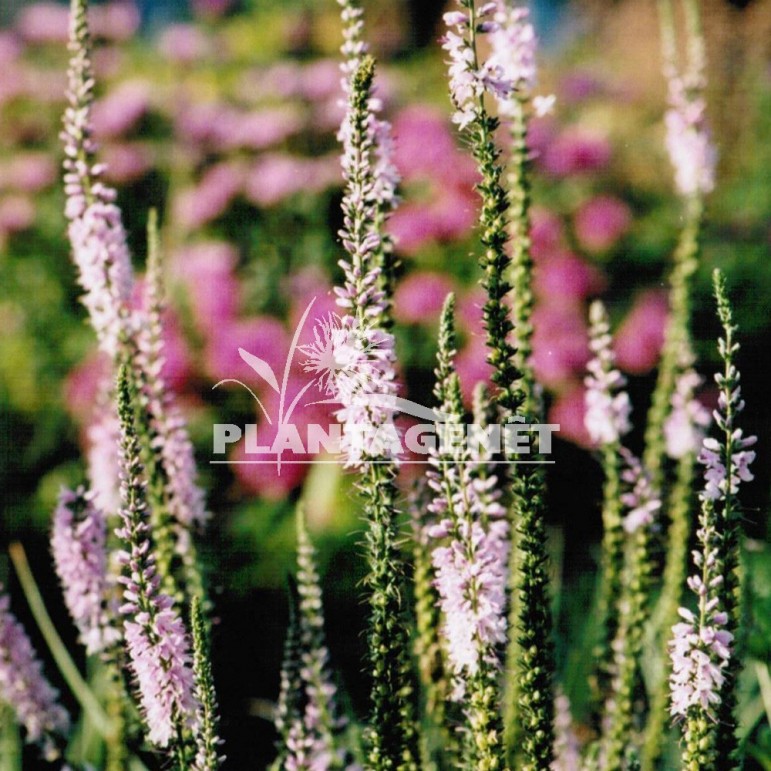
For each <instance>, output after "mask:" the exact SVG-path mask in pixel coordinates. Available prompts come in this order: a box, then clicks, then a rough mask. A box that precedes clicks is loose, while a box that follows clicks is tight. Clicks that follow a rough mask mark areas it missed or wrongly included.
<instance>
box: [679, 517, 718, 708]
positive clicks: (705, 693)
mask: <svg viewBox="0 0 771 771" xmlns="http://www.w3.org/2000/svg"><path fill="white" fill-rule="evenodd" d="M699 537H700V539H703V538H704V533H703V531H699ZM694 559H695V560H696V564H697V566H698V565H700V564H701V553H700V552H694ZM716 565H717V551H716V550H714V549H713V550H712V551H710V553H709V554H708V556H707V558H706V560H704V563H703V566H704V569H705V570H706V571H708V572H710V573H711V574H713V575H714V571H715V567H716ZM720 583H722V577H721V576H719V575H715V576H714V578H712V579H711V580H710V581H709V583H708V584H705V583H704V582H703V580H702V579H701V577H699V576H691V577H690V578H689V579H688V585H689V587H690V588H691V589H692V590H693V591H694V592H695V593H696V595H697V596H698V597H699V603H700V605H701V606H703V608H702V615H701V617H700V618H697V617H696V616H695V615H694V614H693V613H692V612H691V611H690V610H688V609H687V608H680V611H679V612H680V616H681V617H682V618H683V621H681V622H680V623H678V624H675V626H673V627H672V633H673V635H674V636H673V638H672V641H671V642H670V652H671V657H672V675H671V677H670V688H671V691H672V705H671V707H670V712H671V713H672V715H674V716H677V717H681V718H683V717H686V716H687V715H688V710H689V709H690V708H691V707H694V706H700V707H701V709H703V710H705V711H707V712H709V713H710V714H711V710H712V709H713V708H714V706H715V705H716V704H719V703H720V689H721V687H722V685H723V682H724V679H725V678H724V675H723V670H724V669H725V667H726V666H727V664H728V660H729V659H730V657H731V647H730V646H731V642H732V641H733V635H732V634H731V633H730V632H728V631H726V630H725V629H723V627H724V626H725V624H726V622H727V621H728V616H727V615H726V613H725V612H723V611H720V610H717V607H718V604H719V600H718V598H717V597H713V598H712V599H707V596H708V593H709V592H710V591H711V590H714V589H716V588H717V587H718V586H719V585H720Z"/></svg>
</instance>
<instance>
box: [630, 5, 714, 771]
mask: <svg viewBox="0 0 771 771" xmlns="http://www.w3.org/2000/svg"><path fill="white" fill-rule="evenodd" d="M681 5H682V7H683V9H684V12H685V13H684V16H685V21H686V23H685V39H684V40H683V42H682V43H681V45H680V46H679V48H680V51H678V35H677V34H676V27H675V22H674V14H673V8H672V0H659V2H658V6H659V19H660V24H661V40H662V45H661V48H662V59H663V63H664V66H663V70H664V76H665V78H666V80H667V84H668V98H669V103H670V107H669V110H668V111H667V114H666V116H665V123H666V127H667V138H666V144H667V149H668V151H669V153H670V159H671V161H672V163H673V165H674V169H675V188H676V189H677V190H678V192H679V193H680V195H681V196H682V198H683V208H684V217H683V220H684V222H683V227H682V230H681V232H680V237H679V240H678V244H677V248H676V249H675V253H674V255H673V266H672V270H671V273H670V277H669V305H670V314H669V319H668V321H667V325H666V329H665V332H664V345H663V348H662V353H661V362H660V364H659V372H658V377H657V381H656V387H655V389H654V391H653V397H652V398H651V406H650V409H649V410H648V420H647V424H646V428H645V451H644V453H643V465H644V466H645V468H646V469H647V472H648V473H649V474H650V477H651V482H652V484H653V486H654V487H655V488H656V489H658V490H661V491H663V490H664V489H665V483H666V476H667V474H666V471H667V469H666V456H667V452H668V449H670V448H668V447H667V444H668V440H669V439H670V438H671V436H670V435H668V433H667V430H666V429H667V424H668V418H669V416H670V413H672V412H675V413H676V412H677V407H676V405H675V404H674V402H673V397H674V394H675V393H676V389H677V387H678V383H679V380H680V378H681V377H682V376H683V375H684V373H686V372H687V371H688V370H689V369H690V368H691V366H692V364H693V360H694V356H693V345H692V342H691V335H690V324H691V284H692V280H693V274H694V273H695V271H696V268H697V267H698V259H699V250H700V245H699V239H700V236H701V228H702V218H703V213H704V200H703V199H704V197H705V195H706V194H707V193H708V192H709V191H710V190H711V189H712V187H713V185H714V160H715V151H714V148H713V147H712V145H711V141H710V139H709V130H708V127H707V125H706V119H705V102H704V91H705V87H706V77H705V66H704V64H705V62H704V59H705V57H704V40H703V36H702V32H701V25H700V22H699V9H698V3H697V2H696V0H682V3H681ZM681 52H683V53H682V54H681V56H680V59H681V61H684V65H683V67H682V70H681V71H679V70H678V54H679V53H681ZM671 427H672V424H671V423H670V424H669V428H670V429H671ZM676 464H677V468H676V472H675V476H676V483H675V486H674V487H673V488H672V490H671V492H670V501H671V502H670V505H669V507H668V508H669V509H670V510H671V511H672V515H673V516H672V518H671V523H670V527H669V532H668V533H667V536H666V539H665V542H666V543H667V555H666V564H665V586H664V590H663V594H662V603H661V605H660V606H659V607H660V609H661V612H660V614H659V617H658V618H656V619H654V620H655V621H656V622H657V625H656V629H655V634H656V636H657V638H658V639H659V641H660V648H659V649H660V651H661V653H660V656H661V667H660V670H661V671H662V672H666V671H667V668H668V666H669V656H668V651H667V648H666V644H667V639H668V636H669V628H670V627H671V625H672V624H673V623H674V622H675V617H674V609H675V608H676V607H677V605H678V604H679V597H678V598H675V595H676V594H677V593H678V592H680V591H681V587H682V580H681V579H682V576H683V572H684V570H685V560H684V555H687V550H688V539H689V535H690V520H691V519H692V518H693V516H692V515H691V513H690V512H691V507H692V504H691V498H690V494H689V492H688V491H690V489H691V487H692V483H693V474H694V459H693V454H692V453H685V454H683V455H682V456H680V457H679V458H678V459H677V460H676ZM640 559H642V560H643V561H645V562H647V563H648V565H649V566H650V564H651V563H652V561H653V558H652V555H650V554H646V553H641V554H640ZM655 669H656V668H655V667H654V670H655ZM652 689H653V694H652V699H651V707H652V709H651V712H650V716H649V719H648V724H647V726H646V730H645V734H646V735H645V741H644V746H643V754H642V758H641V761H642V768H643V771H654V769H655V768H656V767H657V762H658V759H659V756H660V754H661V749H662V747H663V746H664V741H663V739H662V737H663V733H664V730H665V726H666V717H665V716H666V711H665V709H664V708H663V706H664V704H665V703H666V700H667V698H668V695H669V694H668V683H667V677H666V676H663V677H660V678H658V682H653V683H652ZM655 707H658V708H657V709H654V708H655Z"/></svg>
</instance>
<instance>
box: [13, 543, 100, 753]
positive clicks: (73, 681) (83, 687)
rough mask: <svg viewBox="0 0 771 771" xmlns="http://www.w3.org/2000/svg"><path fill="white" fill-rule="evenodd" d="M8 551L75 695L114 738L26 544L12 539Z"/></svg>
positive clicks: (45, 635) (98, 727)
mask: <svg viewBox="0 0 771 771" xmlns="http://www.w3.org/2000/svg"><path fill="white" fill-rule="evenodd" d="M8 553H9V554H10V555H11V560H12V561H13V566H14V568H15V569H16V574H17V575H18V577H19V583H20V584H21V588H22V591H23V592H24V596H25V597H26V598H27V603H28V605H29V608H30V610H31V611H32V616H33V617H34V619H35V623H36V624H37V626H38V628H39V629H40V632H41V634H42V635H43V639H45V641H46V644H47V645H48V649H49V650H50V651H51V655H52V656H53V658H54V661H55V662H56V666H57V667H58V668H59V671H60V672H61V674H62V677H63V678H64V680H65V682H66V683H67V685H68V687H69V689H70V691H71V692H72V694H73V696H75V698H76V699H77V701H78V703H79V704H80V706H81V707H82V708H83V710H84V712H86V714H87V715H88V717H89V719H90V720H91V722H92V723H93V724H94V727H95V728H96V730H97V731H98V732H99V735H100V736H101V737H102V738H103V739H104V740H105V741H106V742H110V741H111V740H112V738H113V736H114V727H113V725H112V724H111V722H110V719H109V717H108V716H107V714H106V713H105V711H104V709H103V708H102V705H101V704H100V703H99V701H98V700H97V698H96V696H95V695H94V693H93V691H92V690H91V689H90V688H89V687H88V683H86V681H85V680H84V679H83V677H82V676H81V674H80V672H79V671H78V668H77V667H76V666H75V662H74V661H73V660H72V658H71V657H70V654H69V653H68V652H67V648H66V647H65V645H64V643H63V642H62V638H61V637H60V636H59V633H58V632H57V631H56V627H55V626H54V623H53V621H52V620H51V616H50V615H49V614H48V610H47V609H46V607H45V603H44V601H43V597H42V595H41V594H40V589H39V588H38V585H37V582H36V581H35V578H34V577H33V575H32V571H31V570H30V567H29V562H28V561H27V555H26V553H25V551H24V547H23V546H22V545H21V544H20V543H12V544H11V545H10V546H9V547H8Z"/></svg>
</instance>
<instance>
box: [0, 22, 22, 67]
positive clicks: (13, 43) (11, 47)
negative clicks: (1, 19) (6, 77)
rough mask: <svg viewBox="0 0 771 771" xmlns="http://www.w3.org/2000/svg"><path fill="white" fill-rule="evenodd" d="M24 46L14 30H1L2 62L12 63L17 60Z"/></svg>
mask: <svg viewBox="0 0 771 771" xmlns="http://www.w3.org/2000/svg"><path fill="white" fill-rule="evenodd" d="M23 50H24V46H23V45H22V43H21V41H20V40H19V39H18V38H17V37H16V35H14V33H13V32H9V31H6V30H0V64H3V65H5V64H11V63H12V62H15V61H16V60H17V59H18V58H19V56H21V52H22V51H23Z"/></svg>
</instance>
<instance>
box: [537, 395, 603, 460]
mask: <svg viewBox="0 0 771 771" xmlns="http://www.w3.org/2000/svg"><path fill="white" fill-rule="evenodd" d="M584 395H585V390H584V388H583V386H580V385H576V386H574V387H573V388H571V389H570V390H568V391H565V392H564V393H562V394H560V395H559V396H557V398H556V399H555V400H554V402H553V403H552V405H551V407H550V409H549V413H548V418H547V419H548V421H549V423H559V427H560V428H559V431H558V432H557V436H559V437H560V438H561V439H567V440H569V441H571V442H575V443H576V444H578V445H581V446H582V447H586V448H591V447H593V446H594V445H593V444H592V440H591V437H590V436H589V432H588V431H587V430H586V426H585V425H584V415H585V413H586V403H585V398H584Z"/></svg>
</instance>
